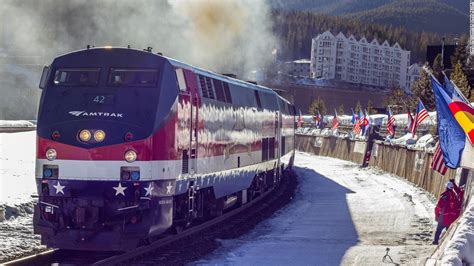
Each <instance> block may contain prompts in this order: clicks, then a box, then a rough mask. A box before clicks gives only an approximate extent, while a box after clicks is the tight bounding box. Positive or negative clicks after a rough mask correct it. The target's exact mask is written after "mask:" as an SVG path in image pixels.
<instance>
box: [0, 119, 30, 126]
mask: <svg viewBox="0 0 474 266" xmlns="http://www.w3.org/2000/svg"><path fill="white" fill-rule="evenodd" d="M0 127H35V124H34V123H33V122H31V121H26V120H0Z"/></svg>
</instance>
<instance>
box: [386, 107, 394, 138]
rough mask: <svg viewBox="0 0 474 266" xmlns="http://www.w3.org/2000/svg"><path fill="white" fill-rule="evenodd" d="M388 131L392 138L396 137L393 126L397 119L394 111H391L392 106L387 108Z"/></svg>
mask: <svg viewBox="0 0 474 266" xmlns="http://www.w3.org/2000/svg"><path fill="white" fill-rule="evenodd" d="M387 114H388V117H387V131H388V134H390V136H393V135H395V130H394V128H393V124H395V117H394V116H393V114H392V110H390V106H389V107H387Z"/></svg>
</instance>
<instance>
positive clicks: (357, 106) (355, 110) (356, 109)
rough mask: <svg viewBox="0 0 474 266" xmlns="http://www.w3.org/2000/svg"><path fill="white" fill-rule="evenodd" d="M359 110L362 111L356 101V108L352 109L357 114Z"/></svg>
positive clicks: (358, 102)
mask: <svg viewBox="0 0 474 266" xmlns="http://www.w3.org/2000/svg"><path fill="white" fill-rule="evenodd" d="M360 110H362V105H361V104H360V101H357V104H356V107H355V108H354V112H355V113H356V114H358V113H359V111H360Z"/></svg>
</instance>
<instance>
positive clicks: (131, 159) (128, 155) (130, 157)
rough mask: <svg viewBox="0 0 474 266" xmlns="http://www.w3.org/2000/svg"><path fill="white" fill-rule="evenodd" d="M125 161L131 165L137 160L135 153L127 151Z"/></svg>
mask: <svg viewBox="0 0 474 266" xmlns="http://www.w3.org/2000/svg"><path fill="white" fill-rule="evenodd" d="M124 157H125V161H127V162H129V163H133V162H134V161H135V160H136V159H137V153H136V152H135V151H132V150H129V151H127V152H126V153H125V156H124Z"/></svg>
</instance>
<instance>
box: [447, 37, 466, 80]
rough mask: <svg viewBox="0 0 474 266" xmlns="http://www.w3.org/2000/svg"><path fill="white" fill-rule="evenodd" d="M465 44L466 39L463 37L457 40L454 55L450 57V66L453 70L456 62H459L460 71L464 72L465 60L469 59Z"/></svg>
mask: <svg viewBox="0 0 474 266" xmlns="http://www.w3.org/2000/svg"><path fill="white" fill-rule="evenodd" d="M467 43H468V38H466V37H465V36H462V37H461V39H460V40H459V43H458V46H457V47H456V50H455V51H454V54H453V55H452V56H451V65H452V66H453V68H454V66H455V65H456V64H457V63H458V62H460V63H461V68H462V70H463V71H465V69H466V67H467V59H468V57H469V52H468V50H467V48H468V46H467Z"/></svg>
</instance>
